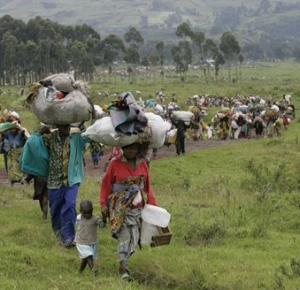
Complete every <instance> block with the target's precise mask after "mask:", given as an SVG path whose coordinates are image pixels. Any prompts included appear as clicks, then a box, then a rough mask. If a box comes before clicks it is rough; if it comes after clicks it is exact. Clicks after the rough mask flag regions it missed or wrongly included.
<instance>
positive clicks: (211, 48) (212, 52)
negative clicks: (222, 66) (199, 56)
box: [203, 38, 218, 83]
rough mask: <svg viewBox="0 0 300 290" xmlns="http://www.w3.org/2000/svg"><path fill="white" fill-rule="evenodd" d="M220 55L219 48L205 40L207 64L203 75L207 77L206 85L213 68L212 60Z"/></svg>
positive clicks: (205, 62)
mask: <svg viewBox="0 0 300 290" xmlns="http://www.w3.org/2000/svg"><path fill="white" fill-rule="evenodd" d="M217 53H218V46H217V45H216V43H215V42H214V41H213V40H212V39H210V38H208V39H206V40H205V42H204V44H203V63H204V64H205V65H204V66H203V73H204V77H205V81H206V83H208V75H209V71H210V67H211V62H210V60H211V59H215V56H216V55H217Z"/></svg>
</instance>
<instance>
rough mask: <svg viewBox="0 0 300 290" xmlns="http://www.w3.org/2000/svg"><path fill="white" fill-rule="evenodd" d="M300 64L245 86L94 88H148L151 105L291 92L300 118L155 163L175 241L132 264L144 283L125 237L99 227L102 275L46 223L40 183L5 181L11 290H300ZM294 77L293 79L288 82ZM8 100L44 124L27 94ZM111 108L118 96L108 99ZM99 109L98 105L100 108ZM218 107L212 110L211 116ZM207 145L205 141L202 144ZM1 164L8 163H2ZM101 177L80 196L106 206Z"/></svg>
mask: <svg viewBox="0 0 300 290" xmlns="http://www.w3.org/2000/svg"><path fill="white" fill-rule="evenodd" d="M298 71H299V66H298V65H295V64H292V63H276V64H274V63H262V64H256V65H255V66H251V67H250V66H249V67H244V68H243V75H252V76H256V77H257V78H256V80H254V81H252V80H250V79H249V78H248V79H245V80H244V82H243V83H240V84H235V85H233V84H228V83H226V82H223V83H219V84H214V85H210V86H206V85H205V84H204V81H201V80H195V79H190V80H189V81H188V82H187V83H184V84H183V83H180V82H178V80H177V81H176V80H165V84H164V85H162V84H159V83H158V80H157V83H156V84H154V82H153V80H148V81H147V83H146V82H145V81H142V80H138V81H137V83H136V84H135V85H132V84H131V85H130V84H127V83H126V82H122V81H121V80H119V79H118V80H117V82H116V83H117V84H115V83H114V81H113V80H112V81H111V82H109V81H108V79H107V80H106V81H105V82H104V81H102V82H98V83H95V84H91V90H92V92H93V98H94V100H95V101H96V100H97V99H96V98H97V95H96V92H98V91H102V90H106V89H108V90H110V91H111V92H122V91H126V90H129V89H132V90H140V91H141V92H142V94H143V97H144V99H146V98H147V97H148V96H151V95H153V94H154V92H155V91H156V90H157V89H158V88H161V87H162V86H163V88H164V89H165V91H166V94H167V96H170V95H171V93H173V92H175V93H176V94H177V96H178V99H179V102H180V103H184V100H185V98H186V97H187V96H192V95H193V94H195V93H196V92H206V93H211V94H220V95H229V96H232V95H233V94H235V93H236V92H239V93H242V94H245V95H247V94H250V93H253V94H259V95H261V96H267V95H268V94H271V95H272V96H273V98H274V100H276V99H279V98H280V97H281V96H282V94H283V93H290V94H291V95H292V100H293V103H294V104H295V106H296V119H294V120H293V121H292V123H291V125H290V126H289V128H288V130H286V131H283V132H282V136H281V137H276V138H270V139H269V138H263V139H258V140H254V139H253V140H239V141H232V142H229V144H228V145H226V146H223V147H216V148H210V149H206V150H199V151H196V152H192V153H191V152H189V153H187V154H186V155H185V156H180V157H177V156H176V157H170V158H167V159H161V160H154V161H152V163H151V167H150V170H151V177H152V184H153V189H154V192H155V194H156V197H157V200H158V203H159V205H160V206H161V207H164V208H166V209H167V210H168V211H169V212H170V213H171V222H170V228H171V230H172V233H173V237H172V240H171V244H170V245H168V246H161V247H157V248H150V247H147V246H144V247H143V249H142V250H137V253H135V254H134V256H133V257H132V259H131V262H130V266H131V268H132V271H133V273H132V274H133V277H134V279H135V280H134V282H132V283H130V284H128V283H127V282H123V281H121V280H120V279H119V277H118V271H117V260H116V241H115V240H113V239H112V238H111V237H110V234H109V231H108V229H103V230H99V258H98V260H97V261H96V267H97V268H98V269H99V275H98V276H96V277H92V276H90V274H89V271H88V270H86V271H85V272H84V273H83V274H82V275H79V274H78V273H77V269H78V267H79V264H80V260H79V258H78V254H77V252H76V249H71V250H66V249H64V248H62V247H61V246H60V245H59V244H58V243H57V241H56V239H55V237H54V234H53V233H52V231H51V229H50V224H49V223H48V224H44V223H42V222H41V213H40V209H39V207H38V204H37V202H36V201H33V200H32V198H31V195H32V188H31V187H30V186H24V187H21V186H15V187H13V188H11V187H8V186H6V185H0V192H1V194H0V219H1V225H0V232H1V236H0V253H1V264H0V280H1V287H0V288H1V289H4V290H6V289H7V290H10V289H20V290H41V289H55V290H71V289H80V290H81V289H87V288H89V289H105V290H110V289H124V290H126V289H128V290H129V289H130V290H155V289H170V290H171V289H172V290H173V289H177V290H196V289H198V290H240V289H243V290H256V289H261V290H274V289H276V290H283V289H299V285H300V259H299V255H298V252H299V251H298V246H299V243H300V232H299V226H300V225H299V215H300V211H299V206H300V198H299V188H300V187H299V181H300V179H299V174H298V171H299V168H300V161H299V160H300V153H299V152H300V150H299V149H300V143H299V130H300V122H299V106H300V90H299V78H297V76H298V74H297V72H298ZM287 79H289V81H288V82H287ZM10 89H11V92H12V95H10V96H7V95H4V96H1V104H2V108H5V107H13V108H15V109H16V110H17V111H18V112H19V114H20V116H21V117H22V120H23V125H24V126H25V127H27V128H28V129H32V128H34V126H35V124H36V119H35V118H34V117H33V115H32V113H31V112H30V111H29V110H28V109H25V108H23V107H22V106H21V103H22V101H21V100H20V99H19V98H18V97H17V94H16V93H17V90H18V88H10ZM98 101H99V103H107V102H108V101H109V99H106V100H99V99H98ZM97 103H98V102H97ZM215 110H216V108H212V109H210V110H209V112H210V114H211V113H213V112H214V111H215ZM200 142H201V141H200ZM0 165H2V166H3V163H2V158H1V162H0ZM100 182H101V181H100V180H99V178H88V179H87V180H86V181H85V182H83V183H82V185H81V187H80V193H79V197H78V200H81V199H83V198H89V199H91V200H92V201H93V202H94V205H95V213H96V214H99V213H100V208H99V204H98V200H99V198H98V195H99V185H100Z"/></svg>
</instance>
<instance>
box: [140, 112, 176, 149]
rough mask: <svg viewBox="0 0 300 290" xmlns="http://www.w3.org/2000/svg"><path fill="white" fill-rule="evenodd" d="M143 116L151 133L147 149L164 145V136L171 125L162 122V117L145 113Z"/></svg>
mask: <svg viewBox="0 0 300 290" xmlns="http://www.w3.org/2000/svg"><path fill="white" fill-rule="evenodd" d="M145 115H146V117H147V119H148V124H149V125H150V127H151V131H152V136H151V138H150V144H149V147H150V148H160V147H162V146H163V145H164V142H165V139H166V134H167V132H168V131H169V130H170V129H171V124H170V123H169V122H166V121H164V120H163V118H162V117H160V116H159V115H156V114H154V113H151V112H145Z"/></svg>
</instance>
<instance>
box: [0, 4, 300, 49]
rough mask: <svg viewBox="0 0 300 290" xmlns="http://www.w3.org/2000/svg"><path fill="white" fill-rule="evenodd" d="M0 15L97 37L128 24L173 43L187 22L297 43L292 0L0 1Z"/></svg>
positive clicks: (210, 33) (246, 38)
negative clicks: (81, 28)
mask: <svg viewBox="0 0 300 290" xmlns="http://www.w3.org/2000/svg"><path fill="white" fill-rule="evenodd" d="M4 15H10V16H12V17H13V18H16V19H21V20H23V21H24V22H27V21H28V20H29V19H32V18H35V17H36V16H41V17H42V18H49V19H50V20H52V21H55V22H59V23H61V24H64V25H72V26H73V25H76V24H83V23H86V24H88V25H90V26H92V27H93V28H94V29H95V30H96V31H97V32H99V34H100V36H101V38H104V37H105V36H107V35H109V34H111V33H113V34H116V35H118V36H121V37H122V36H123V35H124V33H125V32H127V31H128V29H129V27H131V26H133V27H135V28H137V29H138V30H139V31H140V32H141V34H142V36H143V37H144V39H145V40H149V41H154V40H164V41H166V42H168V41H169V42H172V41H178V38H177V37H176V35H175V29H176V27H177V26H178V25H179V24H180V23H182V22H187V23H188V24H189V25H190V26H191V28H192V30H193V31H199V30H200V31H203V32H205V35H206V37H211V38H215V39H219V38H220V36H221V35H222V33H223V32H224V31H226V30H231V31H232V32H233V34H234V35H236V37H237V39H238V41H239V42H240V43H241V44H242V45H244V44H252V43H261V42H262V39H261V38H262V37H267V38H268V39H271V40H277V39H278V40H279V41H286V42H289V43H290V42H295V43H297V44H299V43H298V42H299V41H300V30H299V29H298V28H299V24H300V23H299V22H300V19H299V15H300V4H299V2H297V1H296V0H284V1H278V0H251V1H249V0H238V1H237V0H227V1H224V0H184V1H183V0H51V1H49V0H0V17H2V16H4ZM298 19H299V20H298Z"/></svg>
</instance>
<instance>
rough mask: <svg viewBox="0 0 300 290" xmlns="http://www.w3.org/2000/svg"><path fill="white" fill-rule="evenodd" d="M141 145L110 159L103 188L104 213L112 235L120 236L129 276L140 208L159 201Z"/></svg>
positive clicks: (120, 252) (122, 268)
mask: <svg viewBox="0 0 300 290" xmlns="http://www.w3.org/2000/svg"><path fill="white" fill-rule="evenodd" d="M139 149H140V144H138V143H134V144H130V145H127V146H123V147H122V151H123V154H122V155H121V156H119V157H117V158H116V159H113V160H111V162H110V163H109V165H108V168H107V170H106V173H105V175H104V177H103V180H102V184H101V188H100V205H101V212H102V217H103V219H106V218H108V217H109V221H110V229H111V235H112V237H114V238H116V239H117V240H118V249H117V252H118V262H119V272H120V275H121V278H122V279H126V280H130V279H131V277H130V272H129V268H128V261H129V258H130V256H131V255H132V254H133V253H134V252H135V249H136V247H137V245H138V243H139V236H140V227H141V222H140V218H141V211H142V209H143V207H144V206H145V204H147V203H148V204H152V205H156V200H155V196H154V194H153V191H152V188H151V183H150V176H149V168H148V166H147V163H146V161H145V160H144V159H141V158H139Z"/></svg>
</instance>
